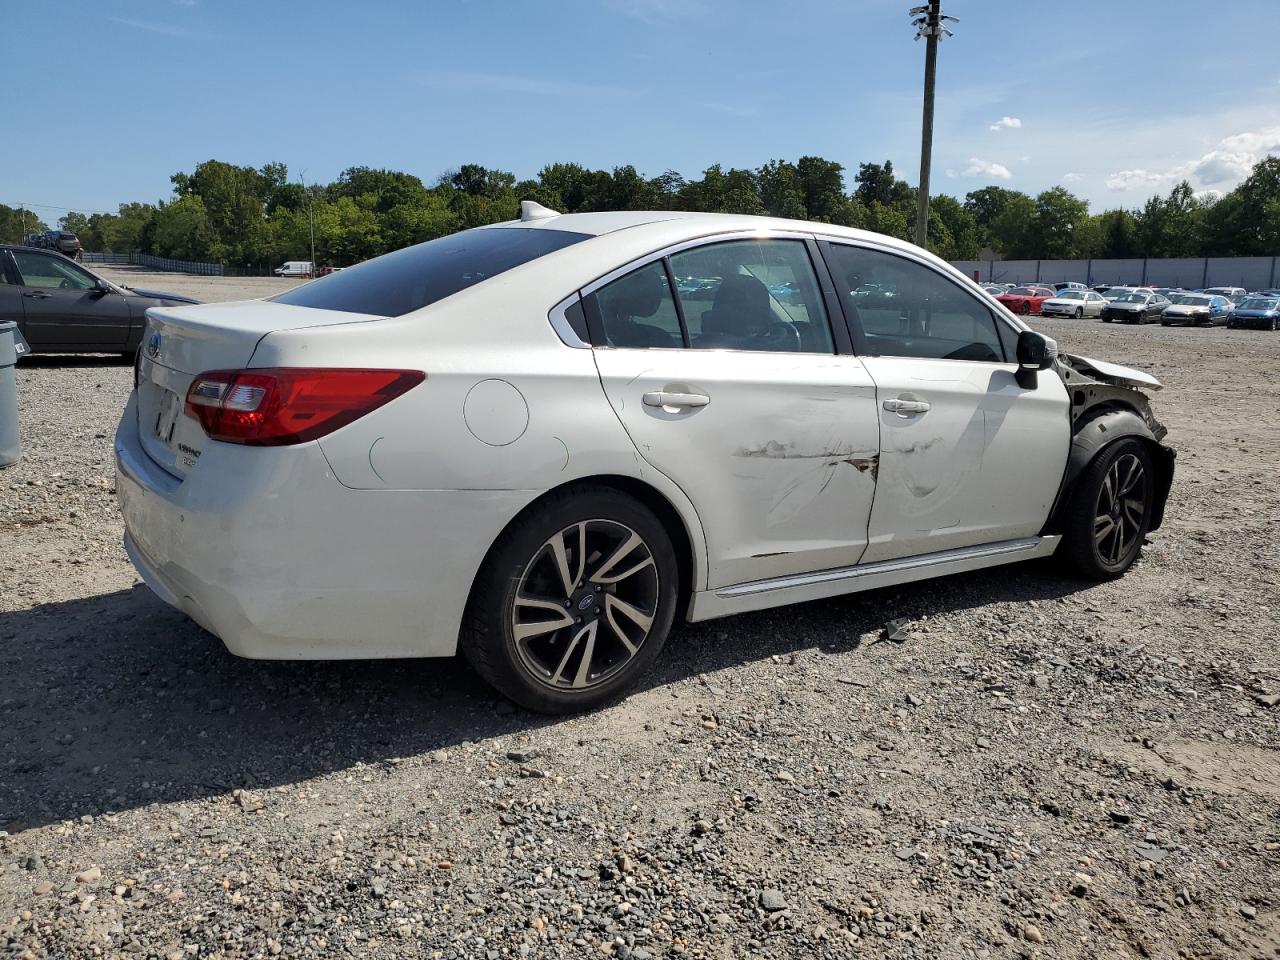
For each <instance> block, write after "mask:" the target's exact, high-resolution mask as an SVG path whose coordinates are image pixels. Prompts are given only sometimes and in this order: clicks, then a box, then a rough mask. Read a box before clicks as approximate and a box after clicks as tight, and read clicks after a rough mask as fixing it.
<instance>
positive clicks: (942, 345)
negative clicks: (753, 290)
mask: <svg viewBox="0 0 1280 960" xmlns="http://www.w3.org/2000/svg"><path fill="white" fill-rule="evenodd" d="M828 250H829V251H830V253H829V258H830V265H831V272H832V274H833V275H834V278H835V282H836V289H837V291H838V292H839V294H840V296H841V297H842V298H843V299H844V303H845V309H846V310H847V311H848V313H849V317H850V320H851V321H852V322H853V324H854V325H855V327H860V328H861V330H862V335H863V344H862V349H863V350H864V351H866V352H867V353H868V354H871V355H879V356H890V357H922V358H929V359H941V360H973V361H978V362H984V363H1003V362H1005V350H1004V347H1003V345H1002V344H1001V339H1000V335H999V333H998V330H997V327H996V319H995V317H994V316H993V315H992V313H991V311H990V310H989V309H987V307H986V306H984V305H983V304H982V303H981V302H980V301H979V300H978V299H977V298H976V297H973V296H971V295H970V294H969V293H968V292H967V291H965V290H963V289H961V287H960V286H959V285H958V284H956V283H955V282H954V281H952V280H951V279H949V278H948V277H945V276H943V275H942V274H941V273H939V272H938V271H936V270H934V269H932V268H930V267H927V266H925V265H923V264H921V263H917V262H916V261H914V260H909V259H907V258H906V257H900V256H897V255H895V254H891V253H886V252H883V251H880V250H872V249H868V248H866V247H855V246H850V245H847V244H834V243H833V244H831V245H830V246H829V247H828Z"/></svg>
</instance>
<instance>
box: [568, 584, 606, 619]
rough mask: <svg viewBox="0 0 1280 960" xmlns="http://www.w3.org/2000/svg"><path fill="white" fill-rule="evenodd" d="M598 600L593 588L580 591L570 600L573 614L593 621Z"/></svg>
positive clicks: (596, 611) (597, 608)
mask: <svg viewBox="0 0 1280 960" xmlns="http://www.w3.org/2000/svg"><path fill="white" fill-rule="evenodd" d="M600 600H601V597H600V594H598V593H596V591H595V589H594V588H593V587H587V588H585V589H583V590H580V591H579V592H578V593H576V594H575V595H574V596H573V598H572V600H571V603H572V604H573V610H574V614H575V615H576V616H579V617H582V618H583V619H586V620H591V619H594V618H595V617H596V616H598V610H599V609H600Z"/></svg>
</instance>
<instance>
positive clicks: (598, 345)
mask: <svg viewBox="0 0 1280 960" xmlns="http://www.w3.org/2000/svg"><path fill="white" fill-rule="evenodd" d="M815 258H816V246H815V245H814V243H813V241H812V239H811V238H804V237H801V236H797V235H793V234H770V235H752V236H751V238H750V239H733V240H731V239H726V238H720V239H718V240H709V241H700V242H698V243H696V244H690V245H684V246H683V247H680V248H677V249H673V250H671V251H668V255H667V256H658V255H655V256H654V257H652V258H650V259H648V261H647V262H644V263H640V264H638V265H637V264H632V265H629V266H627V267H625V268H622V269H620V270H618V271H616V272H615V273H614V274H611V275H610V276H608V277H605V278H603V279H602V280H601V281H599V282H598V283H597V284H594V285H592V286H591V287H589V288H588V289H587V291H586V296H585V298H584V306H585V308H586V314H587V319H588V324H589V328H590V330H591V337H592V340H593V343H594V345H595V359H596V365H597V368H598V370H599V372H600V378H601V382H602V384H603V386H604V390H605V394H606V395H607V397H608V399H609V402H610V404H611V405H612V406H613V409H614V411H615V412H616V414H617V416H618V418H619V420H621V422H622V424H623V426H624V427H625V428H626V430H627V432H628V434H629V435H630V437H631V439H632V441H633V442H634V444H635V447H636V450H637V452H638V455H639V456H640V457H641V458H643V460H644V461H645V462H646V463H647V464H649V465H650V466H651V467H652V468H654V469H656V470H657V471H660V472H661V473H662V474H665V475H666V476H667V477H669V478H670V479H671V480H673V481H674V482H675V483H677V484H678V485H679V486H680V487H681V488H682V489H683V490H684V492H685V493H686V494H687V495H688V496H689V499H690V500H691V501H692V502H693V505H694V507H695V508H696V509H697V511H698V518H699V520H700V521H701V523H702V527H703V530H704V532H705V535H706V540H707V549H708V553H709V557H708V570H709V578H710V583H709V586H711V587H713V588H714V587H720V586H725V585H729V584H737V583H746V582H752V581H758V580H765V579H770V578H773V577H780V576H786V575H790V574H797V573H805V572H809V571H814V570H822V569H829V568H834V567H842V566H848V565H852V564H855V563H857V562H858V561H859V559H860V558H861V556H862V553H863V550H864V548H865V546H866V540H867V520H868V517H869V516H870V512H871V504H872V499H873V494H874V492H875V486H876V464H877V462H878V461H877V457H878V453H879V426H878V423H877V418H876V406H875V402H876V401H875V386H874V384H873V383H872V381H871V378H870V376H868V374H867V371H866V369H865V368H864V367H863V366H862V364H861V362H860V361H859V360H858V358H857V357H855V356H853V355H851V353H850V352H849V341H848V331H847V328H844V327H843V326H837V327H835V328H833V326H832V325H831V323H830V320H829V318H830V317H831V316H833V315H835V316H838V315H839V306H838V304H837V302H836V301H835V299H834V291H833V290H832V288H831V285H830V280H829V279H828V278H826V275H825V273H824V272H823V269H822V266H821V262H820V260H815ZM677 277H679V278H680V282H679V289H680V290H682V291H684V292H683V293H677V292H676V280H675V278H677Z"/></svg>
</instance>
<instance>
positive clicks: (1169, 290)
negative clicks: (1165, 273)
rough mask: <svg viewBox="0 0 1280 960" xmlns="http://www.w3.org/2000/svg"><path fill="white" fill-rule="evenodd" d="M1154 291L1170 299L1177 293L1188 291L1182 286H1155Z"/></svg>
mask: <svg viewBox="0 0 1280 960" xmlns="http://www.w3.org/2000/svg"><path fill="white" fill-rule="evenodd" d="M1152 292H1154V293H1158V294H1160V296H1162V297H1164V298H1166V299H1168V298H1170V297H1172V296H1173V295H1174V294H1177V293H1186V291H1185V290H1183V289H1182V288H1181V287H1153V288H1152Z"/></svg>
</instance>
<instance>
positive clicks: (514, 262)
mask: <svg viewBox="0 0 1280 960" xmlns="http://www.w3.org/2000/svg"><path fill="white" fill-rule="evenodd" d="M590 236H591V235H590V234H586V233H570V232H569V231H567V230H546V229H536V228H529V227H497V228H493V227H482V228H479V229H476V230H464V231H462V232H461V233H455V234H451V235H450V236H447V237H441V238H440V239H438V240H430V241H428V242H427V243H420V244H418V245H417V246H413V247H405V248H404V249H403V250H397V251H395V252H394V253H388V254H386V255H385V256H381V257H375V258H374V259H373V260H366V261H365V262H364V263H361V264H358V265H356V266H354V267H350V268H348V269H346V270H342V271H341V272H338V273H331V274H329V275H328V276H327V277H322V278H321V279H319V280H313V281H312V282H311V283H304V284H303V285H302V286H300V287H295V288H294V289H293V290H289V291H287V292H286V293H282V294H280V295H279V296H278V297H273V298H272V299H273V300H275V302H277V303H288V304H292V305H294V306H297V307H316V308H318V309H320V310H340V311H343V312H346V313H368V314H373V315H374V316H379V317H398V316H401V315H402V314H406V313H411V312H413V311H414V310H418V309H421V308H422V307H425V306H427V305H429V304H432V303H436V302H437V301H440V300H443V299H444V298H445V297H448V296H452V295H453V294H455V293H457V292H458V291H459V290H465V289H466V288H467V287H470V286H473V285H474V284H477V283H481V282H482V281H484V280H488V279H490V278H491V277H496V276H497V275H498V274H500V273H504V272H506V271H507V270H510V269H512V268H513V267H518V266H520V265H521V264H523V263H528V262H529V261H530V260H536V259H537V258H538V257H542V256H545V255H546V254H548V253H553V252H555V251H556V250H560V249H563V248H564V247H568V246H571V245H572V244H575V243H579V242H580V241H582V240H587V239H589V238H590ZM287 266H288V265H286V267H287ZM303 266H306V265H305V264H303Z"/></svg>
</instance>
